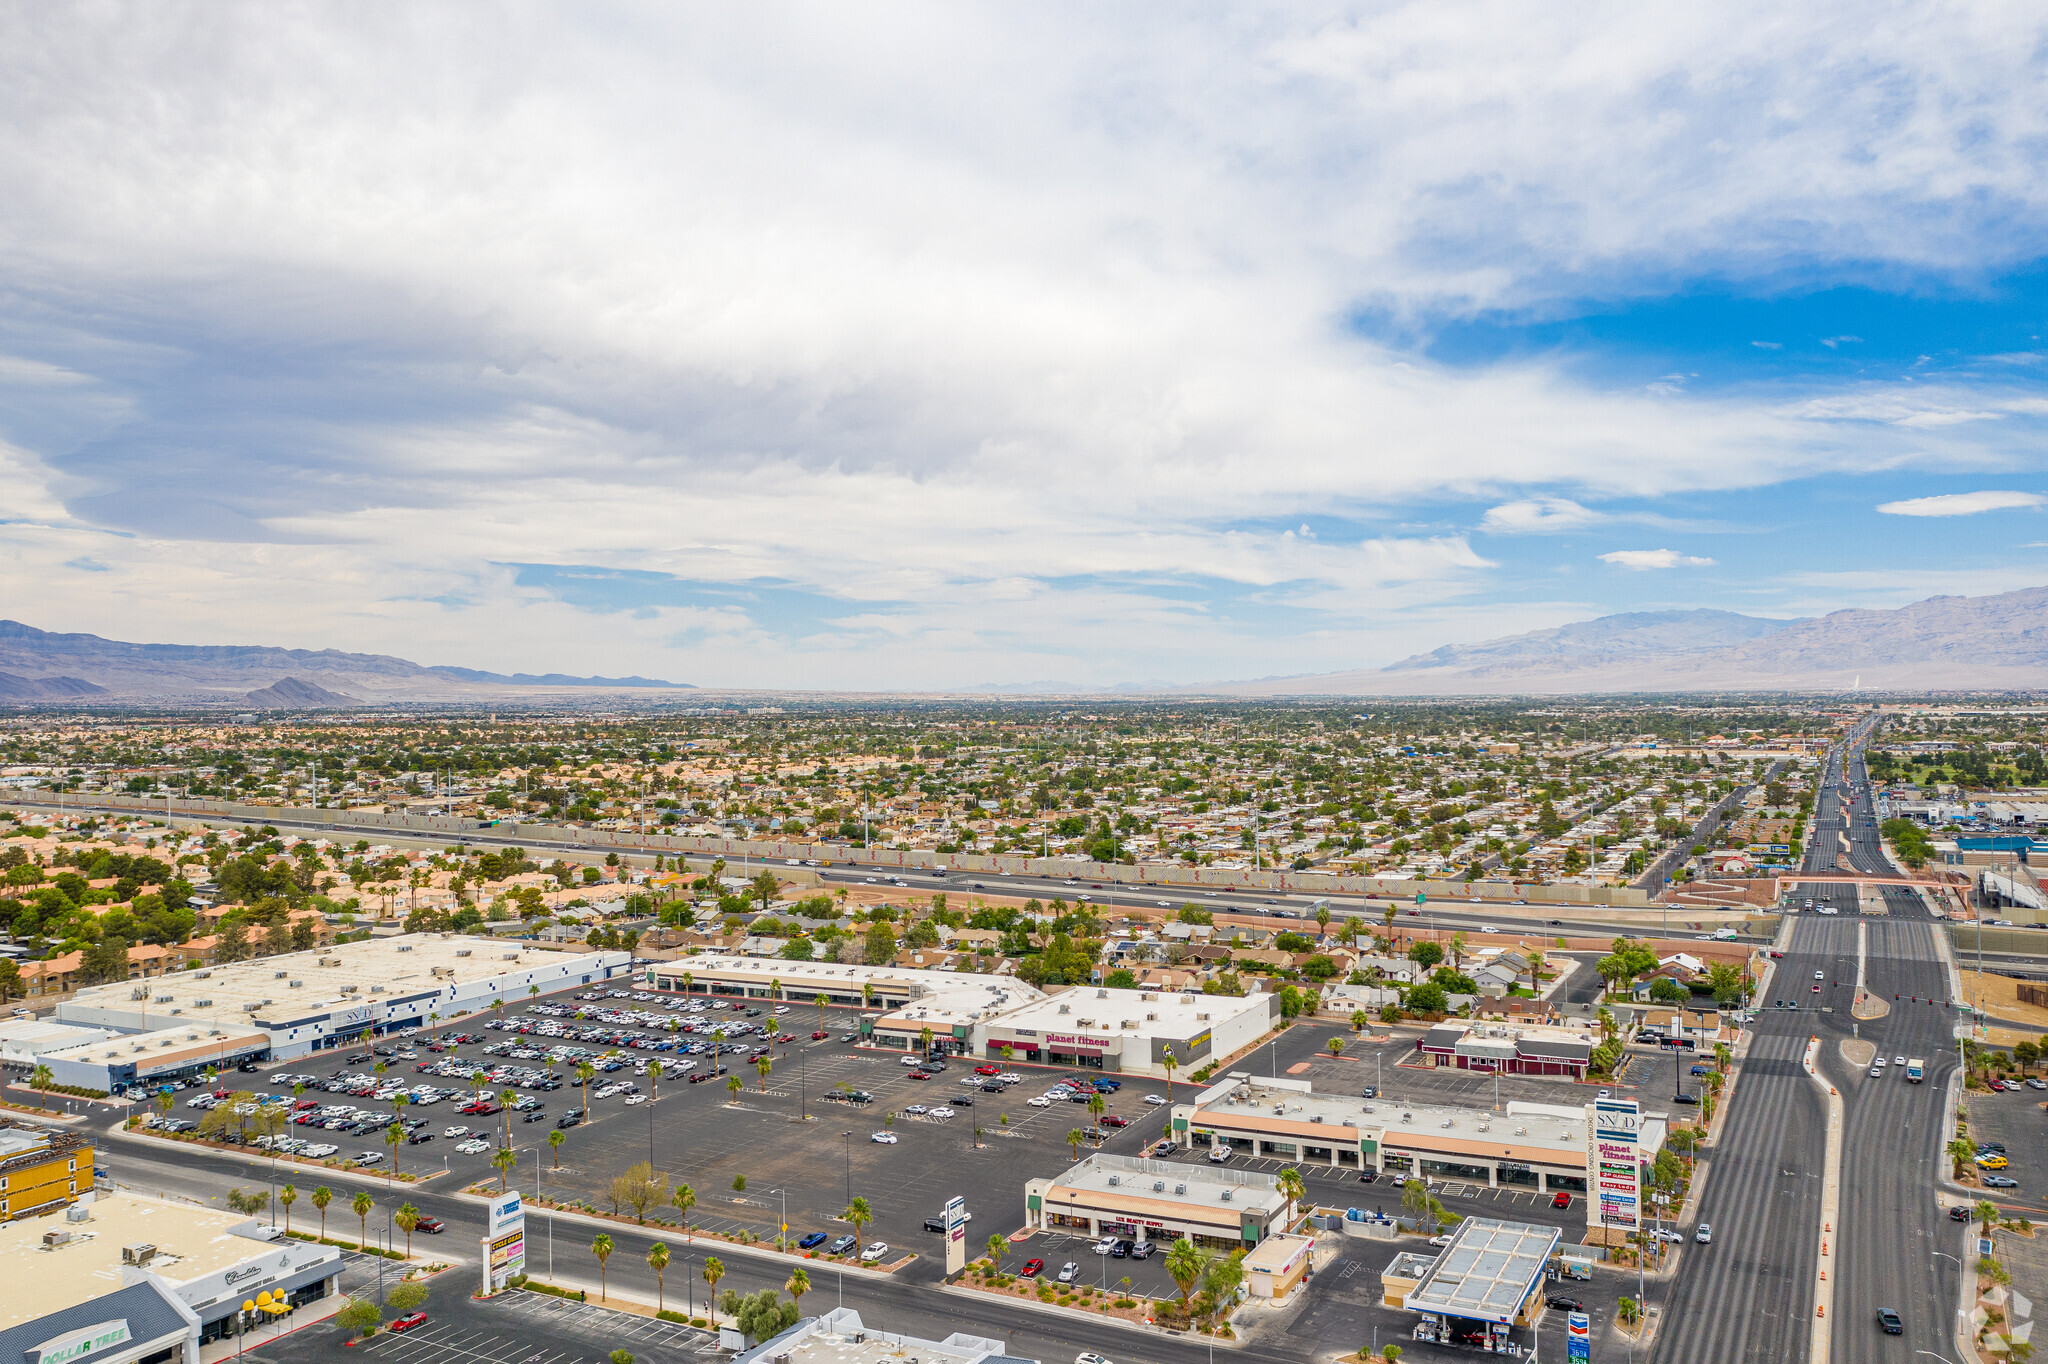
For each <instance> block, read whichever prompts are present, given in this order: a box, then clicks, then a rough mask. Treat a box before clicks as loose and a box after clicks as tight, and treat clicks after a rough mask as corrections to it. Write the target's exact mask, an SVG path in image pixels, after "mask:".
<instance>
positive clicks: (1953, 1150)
mask: <svg viewBox="0 0 2048 1364" xmlns="http://www.w3.org/2000/svg"><path fill="white" fill-rule="evenodd" d="M1975 1149H1976V1148H1974V1147H1973V1146H1971V1145H1970V1142H1969V1139H1968V1138H1967V1137H1957V1138H1956V1139H1955V1140H1954V1141H1952V1142H1950V1143H1949V1144H1948V1158H1949V1159H1950V1160H1951V1161H1953V1162H1954V1163H1955V1170H1956V1173H1957V1174H1961V1173H1962V1170H1963V1162H1964V1161H1966V1160H1968V1159H1969V1158H1970V1156H1971V1155H1972V1154H1973V1153H1974V1151H1975Z"/></svg>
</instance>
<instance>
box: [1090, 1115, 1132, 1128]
mask: <svg viewBox="0 0 2048 1364" xmlns="http://www.w3.org/2000/svg"><path fill="white" fill-rule="evenodd" d="M1096 1121H1097V1122H1099V1123H1101V1124H1102V1125H1103V1126H1104V1127H1129V1126H1130V1125H1131V1120H1130V1119H1129V1118H1119V1117H1118V1116H1117V1115H1116V1114H1114V1113H1105V1114H1103V1115H1102V1116H1101V1117H1100V1118H1097V1119H1096Z"/></svg>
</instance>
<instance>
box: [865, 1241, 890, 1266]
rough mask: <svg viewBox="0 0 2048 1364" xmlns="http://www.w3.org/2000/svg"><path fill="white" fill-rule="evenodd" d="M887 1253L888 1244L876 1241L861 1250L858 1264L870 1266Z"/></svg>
mask: <svg viewBox="0 0 2048 1364" xmlns="http://www.w3.org/2000/svg"><path fill="white" fill-rule="evenodd" d="M888 1253H889V1243H888V1242H887V1241H877V1242H875V1243H874V1244H873V1245H871V1246H867V1247H865V1248H863V1249H862V1251H861V1253H860V1262H861V1263H862V1264H864V1265H871V1264H873V1263H874V1262H875V1261H877V1260H879V1259H881V1258H882V1257H883V1256H884V1255H887V1254H888Z"/></svg>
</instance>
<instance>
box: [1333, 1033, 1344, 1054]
mask: <svg viewBox="0 0 2048 1364" xmlns="http://www.w3.org/2000/svg"><path fill="white" fill-rule="evenodd" d="M1343 1054H1344V1039H1343V1038H1342V1037H1333V1038H1331V1039H1330V1055H1332V1056H1342V1055H1343Z"/></svg>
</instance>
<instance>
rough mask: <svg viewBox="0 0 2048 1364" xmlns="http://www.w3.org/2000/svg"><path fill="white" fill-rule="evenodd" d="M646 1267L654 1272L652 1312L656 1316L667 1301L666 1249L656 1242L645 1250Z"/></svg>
mask: <svg viewBox="0 0 2048 1364" xmlns="http://www.w3.org/2000/svg"><path fill="white" fill-rule="evenodd" d="M647 1267H648V1268H649V1269H651V1270H653V1271H654V1311H655V1314H656V1315H657V1316H658V1315H660V1313H661V1311H662V1308H663V1307H664V1305H665V1304H666V1303H667V1301H668V1296H667V1295H668V1280H667V1277H666V1271H667V1269H668V1247H667V1246H665V1245H663V1244H662V1243H661V1242H659V1241H656V1242H655V1243H654V1244H653V1245H651V1246H649V1247H648V1248H647Z"/></svg>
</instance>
